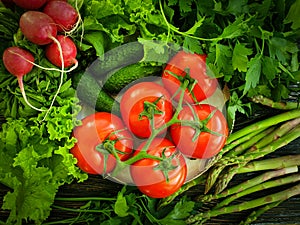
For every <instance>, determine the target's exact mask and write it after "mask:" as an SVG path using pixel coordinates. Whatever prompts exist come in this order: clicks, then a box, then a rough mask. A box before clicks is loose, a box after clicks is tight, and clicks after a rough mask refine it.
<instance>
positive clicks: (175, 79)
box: [162, 51, 218, 103]
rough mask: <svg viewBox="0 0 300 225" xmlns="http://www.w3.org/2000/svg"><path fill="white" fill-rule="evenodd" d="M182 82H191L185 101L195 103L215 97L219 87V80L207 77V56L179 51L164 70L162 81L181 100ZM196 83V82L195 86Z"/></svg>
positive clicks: (175, 97)
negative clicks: (214, 94) (180, 89)
mask: <svg viewBox="0 0 300 225" xmlns="http://www.w3.org/2000/svg"><path fill="white" fill-rule="evenodd" d="M182 80H189V85H188V88H187V89H185V94H184V101H186V102H188V103H195V102H200V101H202V100H205V99H206V98H208V97H210V96H211V95H213V93H214V92H215V91H216V89H217V86H218V80H217V79H216V78H213V77H209V76H208V75H207V69H206V55H199V54H196V53H189V52H185V51H179V52H178V53H177V54H176V55H174V56H173V57H172V58H171V60H170V61H169V62H168V63H167V65H166V67H165V68H164V70H163V74H162V81H163V84H164V86H165V87H166V89H167V90H168V91H169V92H170V93H171V95H172V96H174V95H175V96H174V99H175V100H176V101H178V100H179V97H180V93H181V92H180V91H179V92H178V89H179V88H180V85H181V83H182V82H184V81H182ZM194 82H196V83H195V84H194Z"/></svg>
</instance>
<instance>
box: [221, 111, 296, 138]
mask: <svg viewBox="0 0 300 225" xmlns="http://www.w3.org/2000/svg"><path fill="white" fill-rule="evenodd" d="M299 117H300V110H299V109H294V110H290V111H287V112H284V113H281V114H278V115H275V116H272V117H269V118H267V119H264V120H262V121H259V122H256V123H254V124H251V125H249V126H247V127H245V128H242V129H240V130H238V131H236V132H234V133H232V134H231V135H230V136H229V138H228V139H227V142H226V143H227V144H230V143H232V142H233V141H235V140H237V139H239V138H241V137H243V136H246V135H249V134H251V133H252V132H255V131H257V130H260V129H263V128H268V127H271V126H273V125H276V124H279V123H281V122H285V121H288V120H291V119H295V118H299Z"/></svg>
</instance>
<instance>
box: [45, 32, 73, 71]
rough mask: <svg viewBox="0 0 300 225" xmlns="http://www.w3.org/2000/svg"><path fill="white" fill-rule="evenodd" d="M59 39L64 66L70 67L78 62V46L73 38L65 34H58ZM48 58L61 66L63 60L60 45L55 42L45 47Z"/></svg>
mask: <svg viewBox="0 0 300 225" xmlns="http://www.w3.org/2000/svg"><path fill="white" fill-rule="evenodd" d="M56 38H57V40H58V42H59V43H60V45H61V49H62V52H63V63H64V67H70V66H72V65H73V64H77V60H76V55H77V48H76V45H75V44H74V42H73V41H72V39H71V38H69V37H67V36H64V35H57V37H56ZM45 54H46V57H47V59H48V60H49V61H50V62H51V63H52V64H53V65H55V66H57V67H61V65H62V61H61V58H60V57H59V47H58V45H57V43H55V42H53V43H51V44H49V45H47V47H46V49H45Z"/></svg>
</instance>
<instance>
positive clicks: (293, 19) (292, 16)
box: [284, 0, 300, 30]
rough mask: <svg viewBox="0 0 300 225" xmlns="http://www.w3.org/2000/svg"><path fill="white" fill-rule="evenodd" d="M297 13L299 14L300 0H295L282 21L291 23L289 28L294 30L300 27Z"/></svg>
mask: <svg viewBox="0 0 300 225" xmlns="http://www.w3.org/2000/svg"><path fill="white" fill-rule="evenodd" d="M299 15H300V0H296V1H295V2H294V3H293V4H292V5H291V7H290V9H289V12H288V14H287V16H286V18H285V19H284V23H285V24H288V23H292V25H291V28H292V29H294V30H296V29H298V28H300V20H299Z"/></svg>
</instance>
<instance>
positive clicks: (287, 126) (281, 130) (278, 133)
mask: <svg viewBox="0 0 300 225" xmlns="http://www.w3.org/2000/svg"><path fill="white" fill-rule="evenodd" d="M299 124H300V117H299V118H296V119H292V120H289V121H287V122H285V123H283V124H282V125H281V126H280V127H278V128H277V129H276V130H274V131H273V132H272V133H271V134H270V135H267V136H266V137H265V138H263V139H261V140H260V141H259V142H258V143H256V144H255V145H254V146H252V147H251V149H250V151H255V150H256V149H259V148H262V147H265V146H266V145H268V144H270V143H271V142H273V141H274V140H276V139H278V138H280V137H282V136H283V135H285V134H286V133H288V132H289V131H290V130H292V129H294V128H295V127H296V126H297V125H299Z"/></svg>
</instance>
